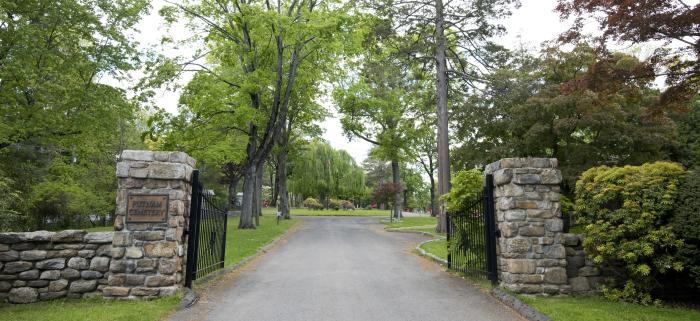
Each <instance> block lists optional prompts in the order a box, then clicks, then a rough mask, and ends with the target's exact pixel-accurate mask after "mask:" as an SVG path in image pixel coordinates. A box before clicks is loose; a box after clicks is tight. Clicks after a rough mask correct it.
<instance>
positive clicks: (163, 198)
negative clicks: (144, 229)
mask: <svg viewBox="0 0 700 321" xmlns="http://www.w3.org/2000/svg"><path fill="white" fill-rule="evenodd" d="M128 198H129V200H128V202H127V203H126V222H127V223H165V222H166V221H167V219H168V195H129V197H128Z"/></svg>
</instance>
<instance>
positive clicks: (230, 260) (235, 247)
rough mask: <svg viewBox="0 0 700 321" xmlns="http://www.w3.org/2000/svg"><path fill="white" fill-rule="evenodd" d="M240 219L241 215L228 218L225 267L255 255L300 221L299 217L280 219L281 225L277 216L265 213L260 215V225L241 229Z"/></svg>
mask: <svg viewBox="0 0 700 321" xmlns="http://www.w3.org/2000/svg"><path fill="white" fill-rule="evenodd" d="M239 221H240V218H239V217H230V218H229V219H228V227H227V232H226V258H225V262H224V266H225V267H231V266H234V265H236V264H238V263H240V262H242V261H243V260H245V259H246V258H248V257H249V256H252V255H254V254H255V253H257V252H258V250H260V249H261V248H263V247H265V245H267V244H269V243H270V242H272V241H274V240H275V239H276V238H278V237H279V236H280V235H282V234H284V233H286V232H287V231H288V230H289V229H290V228H291V227H292V226H294V225H295V224H297V223H298V222H299V220H298V219H294V218H292V219H290V220H280V221H279V225H277V222H276V221H277V218H276V217H275V216H272V215H263V216H261V217H260V226H257V227H256V228H255V229H245V230H239V229H238V222H239Z"/></svg>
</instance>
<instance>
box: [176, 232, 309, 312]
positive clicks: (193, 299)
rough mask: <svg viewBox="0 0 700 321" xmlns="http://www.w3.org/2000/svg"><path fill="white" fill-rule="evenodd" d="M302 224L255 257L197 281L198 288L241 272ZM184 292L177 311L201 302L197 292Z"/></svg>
mask: <svg viewBox="0 0 700 321" xmlns="http://www.w3.org/2000/svg"><path fill="white" fill-rule="evenodd" d="M302 224H303V220H299V221H298V222H297V223H295V224H294V225H293V226H292V227H290V228H289V229H288V230H287V231H285V232H284V233H282V234H280V235H279V236H277V237H276V238H274V239H273V240H272V241H270V242H268V243H267V244H265V245H263V247H261V248H259V249H258V250H257V251H255V253H254V254H253V255H251V256H248V257H246V258H245V259H243V260H241V261H240V262H238V263H236V264H234V265H232V266H229V267H227V268H223V269H221V270H218V271H216V272H212V273H210V274H208V275H206V276H204V277H202V278H201V279H199V280H197V281H198V284H197V285H198V287H201V288H206V287H207V286H209V285H210V283H211V282H212V281H213V280H215V279H218V278H219V277H221V276H224V275H226V274H228V273H231V272H235V271H237V270H239V269H240V268H242V267H243V266H245V265H246V264H248V263H250V262H251V261H253V260H254V259H256V258H258V257H260V256H261V255H263V254H265V253H267V252H268V251H269V250H270V249H271V248H273V247H274V246H275V245H277V243H279V241H281V240H282V239H283V238H285V237H287V236H289V235H292V234H294V233H296V232H297V231H298V230H299V228H300V226H301V225H302ZM184 291H185V295H184V296H183V297H182V299H181V300H180V304H179V305H178V307H177V310H176V311H182V310H186V309H189V308H191V307H193V306H194V305H195V304H197V302H198V301H199V295H198V294H197V292H196V291H195V290H193V289H189V288H184Z"/></svg>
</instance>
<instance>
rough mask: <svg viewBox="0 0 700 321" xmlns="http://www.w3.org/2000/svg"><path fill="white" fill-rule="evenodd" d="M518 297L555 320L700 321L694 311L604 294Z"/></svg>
mask: <svg viewBox="0 0 700 321" xmlns="http://www.w3.org/2000/svg"><path fill="white" fill-rule="evenodd" d="M519 297H520V299H521V300H522V301H523V302H525V303H527V304H529V305H531V306H532V307H534V308H536V309H537V310H539V311H540V312H542V313H544V314H546V315H547V316H549V317H550V318H552V320H554V321H609V320H615V321H697V320H700V312H698V311H694V310H688V309H682V308H671V307H655V306H643V305H638V304H633V303H626V302H612V301H608V300H606V299H604V298H601V297H531V296H519Z"/></svg>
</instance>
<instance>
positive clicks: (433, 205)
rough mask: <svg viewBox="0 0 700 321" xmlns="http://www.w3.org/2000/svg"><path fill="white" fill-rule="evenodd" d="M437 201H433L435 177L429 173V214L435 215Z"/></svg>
mask: <svg viewBox="0 0 700 321" xmlns="http://www.w3.org/2000/svg"><path fill="white" fill-rule="evenodd" d="M437 211H438V209H437V203H436V202H435V177H433V175H430V216H433V217H434V216H437V214H438V213H437Z"/></svg>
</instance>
